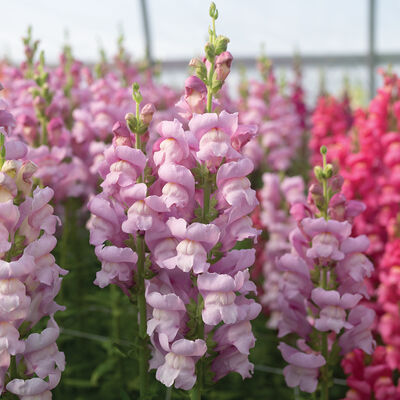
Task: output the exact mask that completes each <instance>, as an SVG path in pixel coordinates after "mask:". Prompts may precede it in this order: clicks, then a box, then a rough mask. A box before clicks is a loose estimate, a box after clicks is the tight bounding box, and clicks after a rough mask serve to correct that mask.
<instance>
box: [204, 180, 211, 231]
mask: <svg viewBox="0 0 400 400" xmlns="http://www.w3.org/2000/svg"><path fill="white" fill-rule="evenodd" d="M210 194H211V187H210V185H209V183H208V182H206V184H205V185H204V188H203V215H202V222H203V223H204V224H207V223H208V222H209V221H208V213H209V212H210Z"/></svg>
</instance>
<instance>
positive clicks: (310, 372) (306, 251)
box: [278, 149, 375, 398]
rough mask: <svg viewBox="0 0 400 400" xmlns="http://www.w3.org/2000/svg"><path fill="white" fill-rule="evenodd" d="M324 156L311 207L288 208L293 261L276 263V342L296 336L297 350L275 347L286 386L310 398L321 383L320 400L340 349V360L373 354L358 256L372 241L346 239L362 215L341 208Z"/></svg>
mask: <svg viewBox="0 0 400 400" xmlns="http://www.w3.org/2000/svg"><path fill="white" fill-rule="evenodd" d="M323 150H326V149H323ZM323 155H324V168H321V167H317V168H316V176H317V178H318V180H319V183H318V184H314V187H312V188H311V190H310V197H309V198H310V199H312V202H311V203H310V205H309V206H306V205H303V204H301V203H297V204H295V205H294V206H292V208H291V213H292V215H293V217H294V218H295V219H296V222H297V228H296V229H295V230H293V231H292V233H291V235H290V242H291V245H292V251H291V253H288V254H285V255H284V256H282V257H281V258H280V260H279V268H280V270H281V271H282V273H283V275H282V279H281V281H280V298H279V302H280V308H281V312H282V317H281V320H280V322H279V325H278V328H279V333H278V336H279V337H284V336H286V335H287V334H297V336H298V340H297V342H296V346H295V347H294V346H292V345H289V344H287V343H285V342H281V343H280V345H279V349H280V350H281V353H282V356H283V358H284V359H285V361H286V362H288V363H289V365H288V366H287V367H286V368H285V369H284V375H285V379H286V382H287V384H288V385H289V386H290V387H294V386H299V387H300V389H301V390H303V391H306V392H314V391H315V390H316V389H317V385H318V380H319V382H320V390H321V396H322V397H321V398H328V397H327V393H328V390H329V380H330V379H331V376H330V372H329V368H330V366H333V365H335V363H336V362H337V360H336V359H335V353H336V352H337V350H336V349H337V347H338V348H339V349H340V354H341V355H345V354H347V353H348V352H350V351H352V350H354V349H361V350H363V351H364V352H365V353H367V354H371V353H372V352H373V350H374V345H375V342H374V340H373V337H372V334H371V328H372V324H373V323H374V318H375V313H374V311H373V310H371V309H369V308H367V307H366V306H364V305H360V304H359V302H360V301H361V299H362V298H363V297H364V298H365V297H368V293H367V288H366V285H365V283H364V279H365V278H366V277H368V276H371V273H372V271H373V265H372V263H371V262H370V261H369V260H368V258H367V257H366V256H365V255H364V254H363V253H364V252H365V251H366V250H367V248H368V246H369V241H368V239H367V237H366V236H365V235H360V236H356V237H352V236H351V231H352V221H353V218H354V217H355V216H356V215H357V214H359V213H360V212H361V211H362V209H363V207H362V204H360V203H359V202H357V201H346V199H345V198H344V196H343V195H342V194H341V193H340V191H339V190H340V186H341V185H340V180H339V179H338V177H336V176H333V177H332V166H331V165H330V164H328V165H327V164H326V160H325V151H323Z"/></svg>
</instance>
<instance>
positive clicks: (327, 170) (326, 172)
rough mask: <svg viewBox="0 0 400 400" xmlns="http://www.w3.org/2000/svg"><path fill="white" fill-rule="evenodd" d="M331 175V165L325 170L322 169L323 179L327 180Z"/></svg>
mask: <svg viewBox="0 0 400 400" xmlns="http://www.w3.org/2000/svg"><path fill="white" fill-rule="evenodd" d="M332 175H333V167H332V164H328V165H327V166H326V167H325V168H324V176H325V178H327V179H329V178H331V177H332Z"/></svg>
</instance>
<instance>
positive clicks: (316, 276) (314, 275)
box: [310, 265, 321, 286]
mask: <svg viewBox="0 0 400 400" xmlns="http://www.w3.org/2000/svg"><path fill="white" fill-rule="evenodd" d="M310 277H311V281H312V283H313V284H314V285H315V286H318V285H319V281H320V278H321V266H320V265H316V266H315V267H314V269H312V270H311V272H310Z"/></svg>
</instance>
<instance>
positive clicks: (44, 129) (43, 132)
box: [40, 116, 48, 146]
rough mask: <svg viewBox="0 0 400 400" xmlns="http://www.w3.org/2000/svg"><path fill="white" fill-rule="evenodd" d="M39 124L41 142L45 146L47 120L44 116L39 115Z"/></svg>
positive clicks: (46, 142)
mask: <svg viewBox="0 0 400 400" xmlns="http://www.w3.org/2000/svg"><path fill="white" fill-rule="evenodd" d="M40 124H41V126H42V143H41V144H44V145H46V146H47V144H48V138H47V136H48V134H47V120H46V117H45V116H42V117H40Z"/></svg>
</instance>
